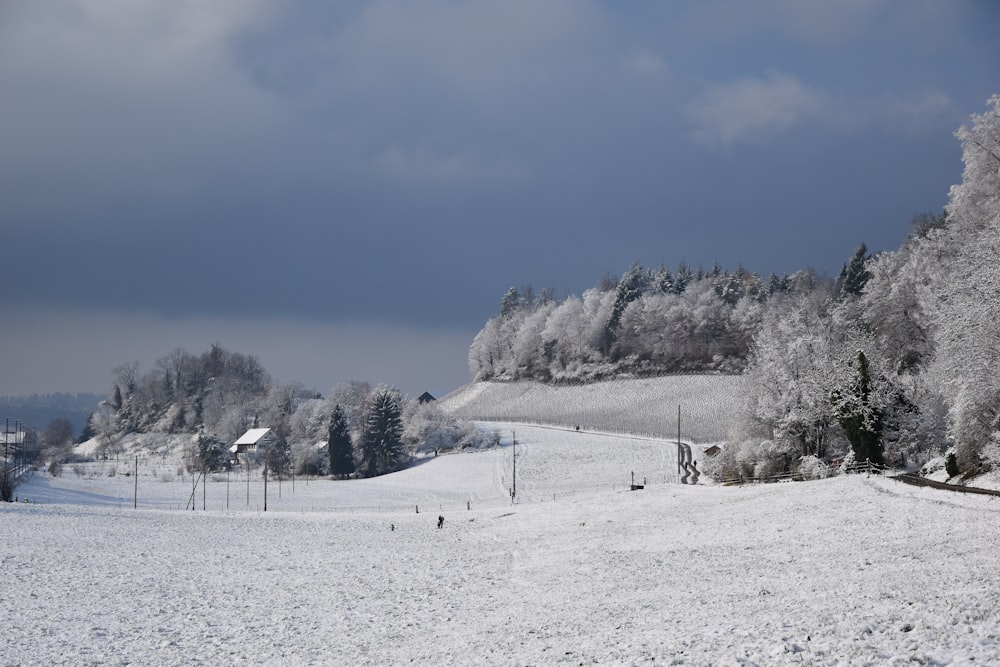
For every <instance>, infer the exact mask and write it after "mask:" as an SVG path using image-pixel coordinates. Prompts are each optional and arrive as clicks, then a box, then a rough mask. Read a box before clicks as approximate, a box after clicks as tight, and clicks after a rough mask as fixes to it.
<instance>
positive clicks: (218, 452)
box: [198, 432, 226, 472]
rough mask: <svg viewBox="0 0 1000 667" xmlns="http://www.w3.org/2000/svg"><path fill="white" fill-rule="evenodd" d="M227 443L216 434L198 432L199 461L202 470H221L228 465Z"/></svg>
mask: <svg viewBox="0 0 1000 667" xmlns="http://www.w3.org/2000/svg"><path fill="white" fill-rule="evenodd" d="M225 451H226V448H225V445H224V444H223V442H222V440H220V439H219V438H218V436H215V435H205V433H204V432H201V433H199V434H198V461H199V462H200V464H201V468H202V470H207V471H209V472H211V471H213V470H219V469H220V468H222V467H224V466H225V465H226V456H225Z"/></svg>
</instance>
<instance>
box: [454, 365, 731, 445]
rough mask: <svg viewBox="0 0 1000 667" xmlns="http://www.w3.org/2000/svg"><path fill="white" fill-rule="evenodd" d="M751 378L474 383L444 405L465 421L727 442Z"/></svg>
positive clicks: (692, 377)
mask: <svg viewBox="0 0 1000 667" xmlns="http://www.w3.org/2000/svg"><path fill="white" fill-rule="evenodd" d="M745 386H746V381H745V379H744V378H743V377H742V376H737V375H671V376H666V377H658V378H644V379H629V380H609V381H606V382H593V383H589V384H580V385H560V386H553V385H547V384H542V383H539V382H528V381H524V382H475V383H472V384H469V385H466V386H464V387H462V388H460V389H458V390H456V391H454V392H452V393H451V394H449V395H448V396H446V397H444V398H443V399H442V400H441V401H440V405H441V407H442V408H444V409H445V410H446V411H448V412H450V413H452V414H454V415H456V416H458V417H462V418H465V419H477V420H486V421H516V422H527V423H540V424H559V425H562V426H571V427H572V426H576V425H579V426H580V427H581V428H585V429H588V430H598V431H607V432H613V433H633V434H640V435H647V436H655V437H669V438H675V437H676V434H677V408H678V407H680V408H681V433H682V437H683V438H688V439H691V440H694V441H696V442H713V441H719V440H724V439H726V437H727V436H728V431H729V427H730V424H732V422H733V419H734V418H735V417H736V416H737V415H738V413H739V412H740V410H742V409H743V405H744V397H745Z"/></svg>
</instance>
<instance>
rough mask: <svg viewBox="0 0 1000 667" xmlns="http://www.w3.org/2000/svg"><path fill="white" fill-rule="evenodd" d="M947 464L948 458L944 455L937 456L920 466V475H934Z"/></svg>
mask: <svg viewBox="0 0 1000 667" xmlns="http://www.w3.org/2000/svg"><path fill="white" fill-rule="evenodd" d="M945 465H946V460H945V458H944V457H943V456H938V457H935V458H933V459H931V460H930V461H928V462H927V463H925V464H924V465H922V466H921V467H920V476H921V477H927V476H929V475H933V474H934V473H936V472H939V471H941V470H944V467H945Z"/></svg>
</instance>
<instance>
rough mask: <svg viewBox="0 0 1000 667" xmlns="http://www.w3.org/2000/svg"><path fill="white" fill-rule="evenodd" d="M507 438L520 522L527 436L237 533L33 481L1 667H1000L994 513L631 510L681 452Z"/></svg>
mask: <svg viewBox="0 0 1000 667" xmlns="http://www.w3.org/2000/svg"><path fill="white" fill-rule="evenodd" d="M507 428H508V427H504V428H503V431H502V432H505V433H506V432H507ZM515 428H516V432H517V438H518V442H519V445H518V454H519V455H518V503H517V504H514V505H512V504H511V503H510V499H509V496H508V491H509V482H510V481H511V480H510V479H509V475H510V474H511V471H510V464H511V459H510V455H511V453H512V447H511V446H510V440H509V434H508V435H507V436H506V439H507V444H506V446H504V447H503V448H502V449H499V450H495V451H492V452H482V453H477V454H468V455H453V456H443V457H439V458H436V459H430V460H428V461H426V462H424V463H423V464H421V465H418V466H416V467H414V468H411V469H410V470H407V471H404V472H402V473H397V474H395V475H389V476H386V477H383V478H380V479H377V480H358V481H351V482H331V481H327V480H310V481H309V483H308V485H307V484H306V483H305V482H304V481H302V480H297V481H296V485H295V490H294V492H292V491H291V488H290V483H288V482H284V483H283V485H282V494H281V497H280V498H276V499H275V500H274V501H273V502H274V505H273V506H272V505H271V504H270V502H269V511H268V512H267V513H266V514H265V513H263V512H260V511H254V508H253V507H252V506H251V511H247V509H246V506H245V505H244V506H243V507H241V508H237V507H235V505H236V504H237V503H236V502H235V501H234V502H232V503H231V504H232V505H234V506H233V507H231V508H230V510H229V511H225V507H224V504H223V501H224V495H223V494H224V491H223V489H224V488H225V482H224V481H215V482H211V483H210V484H209V490H208V494H207V498H208V499H209V500H208V506H209V510H208V511H201V509H200V507H201V505H200V502H199V504H198V507H199V509H198V511H169V510H168V509H158V508H165V507H169V505H170V504H171V503H175V504H177V503H181V504H182V503H183V502H184V497H185V496H186V495H189V494H190V480H180V479H175V480H173V481H160V482H158V484H159V488H158V490H156V491H154V490H153V489H154V488H155V487H156V485H157V483H155V482H153V481H152V480H146V481H145V482H144V480H142V478H141V476H140V488H142V485H143V484H144V485H145V486H146V487H149V489H150V490H149V491H148V493H147V494H145V495H141V496H140V498H141V499H143V500H142V502H141V503H140V509H138V510H133V509H131V504H130V503H129V502H122V503H121V508H119V505H118V503H117V502H116V499H119V498H122V497H123V496H124V495H125V488H126V487H124V486H122V485H121V482H122V480H125V482H128V481H130V480H129V479H128V478H124V477H123V476H122V475H121V473H120V472H119V473H118V474H116V476H115V477H107V476H106V475H105V476H100V477H96V476H95V477H93V478H90V477H88V476H86V475H84V476H79V477H78V476H76V475H75V474H72V473H71V474H69V475H66V476H64V477H61V478H58V479H55V480H53V479H49V478H46V477H43V476H37V477H36V478H35V479H34V480H32V481H31V482H30V483H28V484H27V485H25V486H22V487H21V488H19V490H18V491H19V493H20V494H22V496H23V495H28V496H29V497H33V498H34V499H35V500H36V501H38V502H37V503H31V504H27V505H25V504H18V505H14V504H0V526H2V528H3V536H4V540H3V542H2V543H0V568H2V570H3V572H4V574H5V581H6V582H7V586H6V588H5V594H4V595H3V596H2V597H0V620H2V622H3V627H4V628H5V631H4V635H3V637H4V639H3V643H4V645H3V652H2V656H3V658H2V662H3V664H4V665H14V664H52V665H60V664H64V665H81V664H118V665H124V664H150V665H181V664H184V665H187V664H212V665H229V664H232V665H236V664H240V665H243V664H270V665H331V664H379V665H386V664H420V665H515V664H558V663H566V664H573V665H577V664H611V665H618V664H621V665H632V664H693V665H709V664H711V665H748V664H759V665H787V664H793V665H798V664H813V665H854V664H857V665H862V664H879V665H882V664H889V665H892V664H896V665H903V664H907V665H909V664H973V660H974V661H975V664H991V663H992V664H997V663H998V662H1000V604H998V603H1000V584H998V583H997V582H996V578H995V577H993V576H992V573H993V572H995V571H996V568H997V565H998V554H1000V531H998V530H997V528H998V523H1000V505H998V504H997V503H996V502H995V501H993V500H992V499H990V498H986V497H978V496H974V497H965V496H961V495H958V494H947V493H943V492H938V491H933V490H929V489H918V488H914V487H905V486H903V485H898V484H896V483H894V482H892V481H891V480H885V479H880V478H871V479H868V478H865V477H862V476H853V477H840V478H835V479H830V480H824V481H821V482H811V483H788V484H779V485H769V486H756V487H742V488H728V487H715V486H696V487H690V486H681V485H677V484H665V483H663V482H662V481H655V483H653V482H651V483H650V485H649V486H648V487H647V488H646V489H645V490H642V491H635V492H630V491H625V490H623V488H624V485H623V481H624V480H621V478H622V477H623V476H624V475H625V474H626V469H627V468H629V467H631V466H632V465H636V466H637V467H638V464H639V463H641V462H646V463H647V464H648V465H649V466H650V467H651V468H654V467H655V466H657V465H659V466H663V465H665V466H666V467H667V468H668V469H669V467H670V464H671V463H672V459H671V458H670V455H669V452H670V450H669V448H668V449H666V451H664V449H663V446H662V445H663V443H659V454H660V456H661V460H660V461H657V460H656V459H655V456H654V452H655V451H656V450H657V444H658V443H655V442H650V441H643V440H634V439H628V438H614V437H610V436H600V435H596V434H580V433H576V432H571V431H559V430H553V429H544V428H534V427H528V426H523V425H521V426H516V427H515ZM598 445H601V446H602V448H603V450H604V451H606V452H608V455H609V459H608V461H609V462H608V463H607V464H606V465H602V463H601V462H600V461H593V460H591V459H592V458H593V457H594V456H596V453H597V447H598ZM132 481H134V480H132ZM256 484H257V482H256V481H253V482H252V485H251V490H252V492H253V494H255V495H254V498H255V500H254V501H253V503H252V505H255V504H256V503H257V502H258V500H257V499H259V492H260V489H259V487H257V486H254V485H256ZM236 489H237V485H236V484H235V483H233V484H232V485H231V488H230V492H231V500H233V498H235V497H236V494H237V491H236ZM553 489H556V491H555V492H554V494H550V491H552V490H553ZM271 493H272V494H273V487H272V491H271ZM60 494H62V495H60ZM72 494H77V495H75V496H73V495H72ZM178 499H180V500H178ZM240 500H241V501H242V500H244V499H243V498H240ZM50 501H66V502H67V504H53V503H51V502H50ZM467 501H468V502H469V505H468V507H471V509H466V507H467V506H466V504H465V503H466V502H467ZM418 503H419V504H420V505H421V511H420V512H419V513H417V512H416V508H415V507H414V506H415V505H417V504H418ZM435 504H436V506H435ZM147 507H148V508H147ZM441 508H443V510H442V509H441ZM274 510H278V511H274ZM439 513H443V514H444V516H445V518H446V522H445V527H444V529H442V530H437V529H436V528H434V525H435V522H436V519H437V515H438V514H439ZM390 525H394V527H395V530H390Z"/></svg>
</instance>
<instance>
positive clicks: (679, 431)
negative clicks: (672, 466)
mask: <svg viewBox="0 0 1000 667" xmlns="http://www.w3.org/2000/svg"><path fill="white" fill-rule="evenodd" d="M677 474H678V475H680V474H681V406H680V405H678V406H677Z"/></svg>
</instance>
